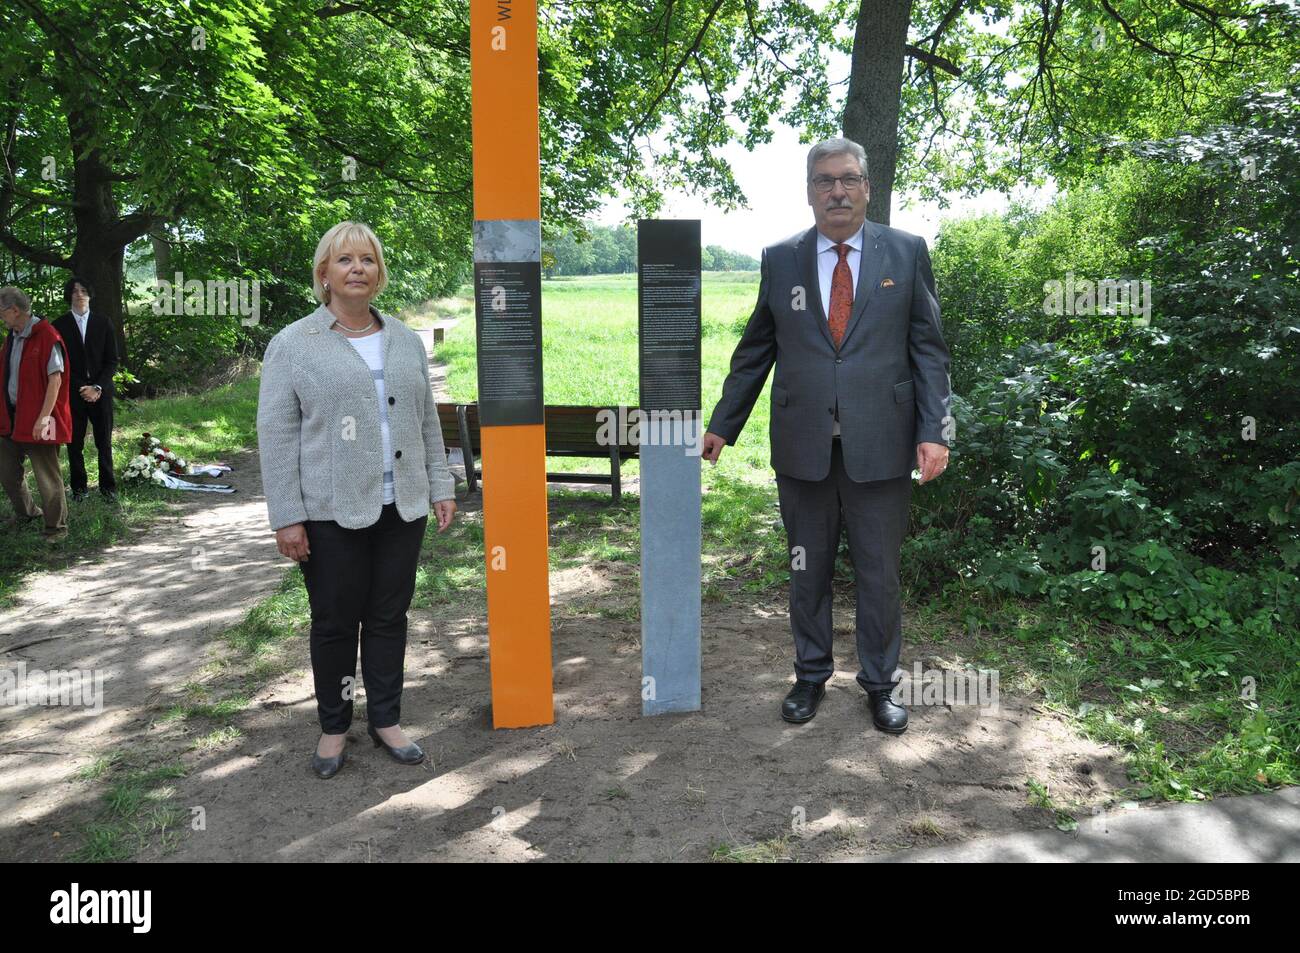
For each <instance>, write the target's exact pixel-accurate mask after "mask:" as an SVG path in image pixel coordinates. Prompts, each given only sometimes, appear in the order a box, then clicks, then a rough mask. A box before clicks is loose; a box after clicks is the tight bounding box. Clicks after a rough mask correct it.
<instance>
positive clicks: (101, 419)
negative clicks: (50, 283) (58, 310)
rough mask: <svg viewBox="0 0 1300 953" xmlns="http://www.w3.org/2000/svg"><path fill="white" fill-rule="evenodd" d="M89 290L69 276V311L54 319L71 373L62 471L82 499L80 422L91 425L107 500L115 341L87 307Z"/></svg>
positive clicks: (113, 487)
mask: <svg viewBox="0 0 1300 953" xmlns="http://www.w3.org/2000/svg"><path fill="white" fill-rule="evenodd" d="M93 294H94V290H93V289H92V288H91V286H90V283H89V282H88V281H86V280H85V279H83V278H80V277H78V276H77V275H73V276H72V277H71V278H69V279H68V282H67V284H65V285H64V286H63V298H64V300H65V301H67V303H68V305H69V306H70V308H71V310H69V311H68V312H66V313H65V314H64V315H63V317H61V318H59V319H58V320H57V321H55V322H54V328H55V330H57V331H58V332H59V334H61V335H62V336H63V340H64V342H65V343H66V345H67V349H68V363H69V366H70V370H71V372H72V389H71V394H70V395H69V396H70V397H71V405H72V443H71V444H69V445H68V470H69V473H70V476H71V477H72V498H73V499H74V500H84V499H85V498H86V484H87V480H86V461H85V460H84V459H83V457H82V448H83V446H84V445H85V442H86V422H87V421H89V422H90V425H91V426H92V427H93V428H94V433H95V450H96V451H97V452H98V455H99V492H100V493H102V494H103V495H104V498H105V499H107V500H108V501H109V502H110V503H113V502H116V501H117V480H116V479H114V477H113V374H114V373H115V372H116V371H117V341H116V339H115V338H114V336H113V328H112V325H111V324H110V323H109V320H108V318H105V317H104V316H102V315H99V314H94V313H92V312H91V310H90V298H91V296H92V295H93Z"/></svg>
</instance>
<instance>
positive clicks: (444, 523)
mask: <svg viewBox="0 0 1300 953" xmlns="http://www.w3.org/2000/svg"><path fill="white" fill-rule="evenodd" d="M433 512H434V515H436V516H437V517H438V532H440V533H441V532H442V531H443V530H444V529H446V528H447V527H448V526H450V525H451V521H452V517H454V516H455V515H456V501H455V500H439V501H438V502H437V503H434V504H433Z"/></svg>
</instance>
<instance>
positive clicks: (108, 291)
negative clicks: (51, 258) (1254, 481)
mask: <svg viewBox="0 0 1300 953" xmlns="http://www.w3.org/2000/svg"><path fill="white" fill-rule="evenodd" d="M96 127H97V122H96V117H95V114H94V112H93V111H92V110H81V109H70V110H68V134H69V139H70V142H71V145H72V159H73V166H72V217H73V221H74V223H75V225H76V230H77V237H76V240H75V243H74V244H73V246H72V255H71V266H72V270H73V271H74V272H76V273H78V274H80V275H82V276H83V277H85V279H86V280H87V281H89V282H90V283H91V285H92V286H93V287H94V289H95V297H94V301H93V303H92V305H91V306H92V307H93V308H94V309H95V310H96V311H97V312H99V313H100V314H101V315H103V316H104V317H106V318H108V320H109V323H110V325H111V326H112V328H113V337H114V339H115V340H116V341H117V354H118V362H119V363H120V364H121V366H123V367H127V366H129V362H128V360H127V350H126V333H125V330H124V328H125V322H124V320H123V319H124V314H123V310H124V309H123V303H122V286H123V276H124V270H123V265H124V259H125V257H126V246H127V245H128V244H130V243H131V242H132V241H134V240H135V239H136V238H139V237H140V236H141V235H143V234H145V233H146V232H147V231H148V230H149V229H150V228H151V227H153V226H154V225H155V224H156V223H155V221H154V219H153V218H152V216H150V215H148V214H145V213H142V212H137V213H133V214H132V215H128V216H126V217H123V216H121V215H119V214H118V209H117V199H116V198H115V196H114V195H113V172H112V169H111V168H109V166H108V164H107V163H106V162H105V160H104V157H103V154H102V153H101V152H100V151H99V149H98V148H96V147H94V146H93V145H91V143H93V141H94V134H95V131H96Z"/></svg>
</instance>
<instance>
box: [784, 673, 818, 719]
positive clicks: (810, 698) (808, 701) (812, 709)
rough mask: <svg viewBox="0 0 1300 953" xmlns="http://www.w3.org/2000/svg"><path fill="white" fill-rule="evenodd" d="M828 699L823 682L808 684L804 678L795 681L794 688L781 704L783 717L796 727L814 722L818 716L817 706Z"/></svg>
mask: <svg viewBox="0 0 1300 953" xmlns="http://www.w3.org/2000/svg"><path fill="white" fill-rule="evenodd" d="M825 697H826V685H825V684H824V683H822V682H808V681H804V680H803V679H802V678H797V679H795V681H794V688H792V689H790V694H788V695H786V696H785V701H783V702H781V717H782V718H784V719H785V720H786V721H788V722H791V723H793V724H796V725H802V724H803V723H804V722H805V721H812V719H813V715H815V714H817V706H818V705H819V704H821V700H822V699H823V698H825Z"/></svg>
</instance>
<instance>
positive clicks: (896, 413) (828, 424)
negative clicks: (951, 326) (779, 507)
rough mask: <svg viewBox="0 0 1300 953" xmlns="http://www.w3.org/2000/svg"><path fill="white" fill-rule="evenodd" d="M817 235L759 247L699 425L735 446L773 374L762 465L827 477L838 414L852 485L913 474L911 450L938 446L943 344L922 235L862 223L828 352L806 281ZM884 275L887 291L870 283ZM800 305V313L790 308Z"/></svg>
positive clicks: (945, 399) (821, 317)
mask: <svg viewBox="0 0 1300 953" xmlns="http://www.w3.org/2000/svg"><path fill="white" fill-rule="evenodd" d="M816 254H817V229H816V228H815V227H814V228H810V229H808V230H807V231H805V232H800V233H798V234H796V235H792V236H791V237H789V238H787V239H785V240H784V241H781V242H777V243H776V244H775V245H770V246H768V247H767V248H765V249H764V250H763V261H762V273H761V279H760V282H759V288H758V303H757V305H756V306H755V308H754V313H753V314H752V315H751V316H750V319H749V323H748V324H747V325H746V326H745V332H744V334H743V335H742V336H741V338H740V342H739V343H738V344H737V345H736V350H735V352H734V354H733V355H732V358H731V371H730V373H729V374H728V375H727V379H726V382H725V383H724V384H723V387H722V398H721V399H720V400H719V401H718V403H717V406H716V407H715V408H714V410H713V416H712V417H711V419H710V420H709V425H708V430H710V431H712V432H713V433H715V434H717V435H718V436H720V437H723V438H724V439H725V440H726V441H727V443H729V444H734V443H735V442H736V438H737V437H738V436H739V435H740V432H741V430H742V429H744V426H745V421H746V420H748V419H749V414H750V411H752V410H753V408H754V401H755V400H757V399H758V395H759V392H760V391H762V389H763V384H764V382H765V381H766V380H767V372H768V371H769V370H770V369H771V368H772V365H773V364H775V365H776V375H775V377H773V379H772V417H771V440H772V468H773V469H774V470H776V472H777V473H781V474H785V475H787V476H791V477H795V478H796V479H800V480H821V479H824V478H825V477H826V476H827V475H828V474H829V473H830V463H831V429H832V427H833V426H834V423H835V413H836V408H837V407H838V408H839V420H840V444H841V447H842V448H843V451H844V469H845V471H846V472H847V473H848V475H849V477H850V478H851V479H853V480H855V481H858V482H865V481H867V480H887V479H891V478H893V477H898V476H903V475H905V474H909V473H911V472H912V470H913V468H914V467H915V466H916V445H917V444H918V443H922V442H929V443H939V444H943V445H944V446H947V443H948V441H947V440H946V439H945V438H944V431H945V418H947V417H948V414H949V401H950V384H949V377H948V371H949V364H950V359H949V355H948V347H947V345H946V344H944V341H943V328H942V325H941V323H940V320H939V299H938V296H937V294H936V293H935V287H934V273H933V271H932V270H931V268H930V255H929V252H928V251H927V249H926V246H925V240H924V239H922V238H920V237H918V236H916V235H911V234H908V233H907V232H904V231H900V230H899V229H896V228H890V227H889V226H887V225H879V224H877V223H875V222H871V221H868V222H867V223H866V233H865V240H864V243H863V255H862V264H861V266H860V268H859V270H858V284H857V288H856V290H855V292H854V295H853V311H852V314H851V316H850V318H849V323H848V327H847V328H846V330H845V333H844V339H843V341H842V342H841V344H840V348H839V350H838V351H837V350H836V348H835V345H834V342H833V340H832V338H831V333H830V327H829V326H828V324H827V321H826V314H825V312H824V310H823V308H822V299H821V292H820V289H819V286H818V282H817V262H816ZM885 279H891V280H892V282H893V284H892V286H890V287H881V285H882V283H883V282H884V281H885ZM800 304H802V305H803V308H802V310H798V307H799V305H800Z"/></svg>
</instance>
